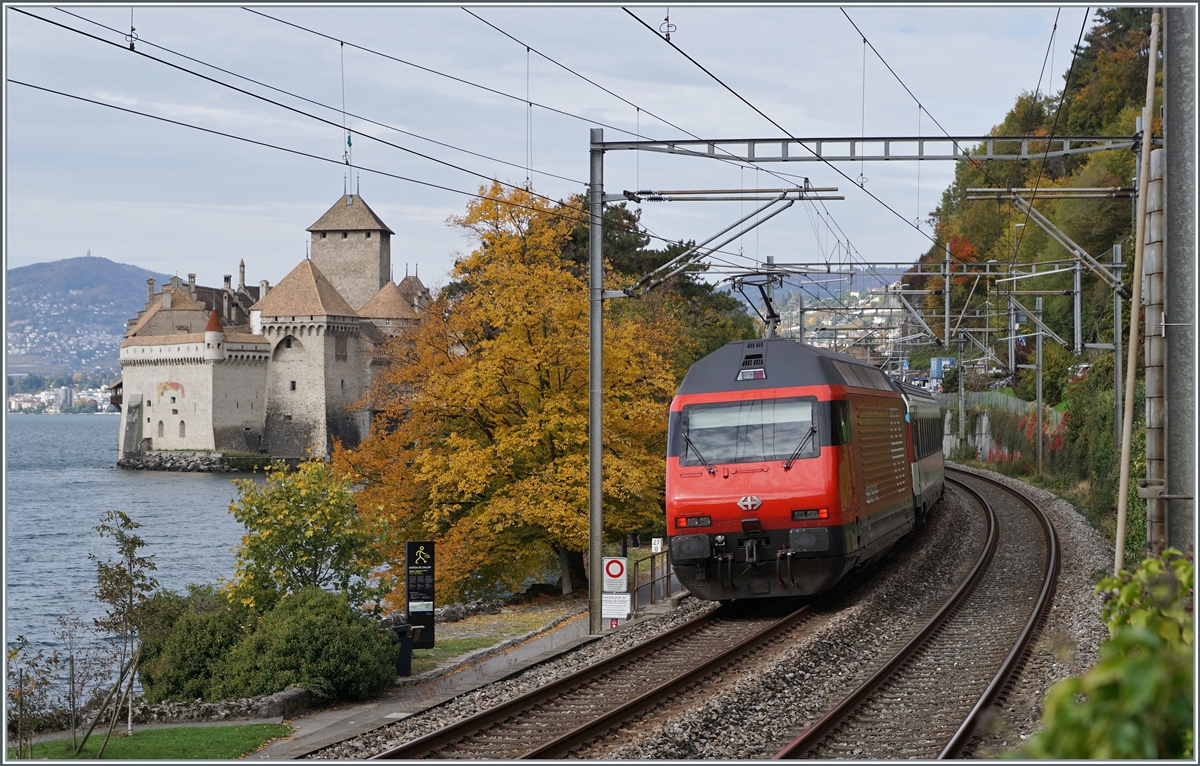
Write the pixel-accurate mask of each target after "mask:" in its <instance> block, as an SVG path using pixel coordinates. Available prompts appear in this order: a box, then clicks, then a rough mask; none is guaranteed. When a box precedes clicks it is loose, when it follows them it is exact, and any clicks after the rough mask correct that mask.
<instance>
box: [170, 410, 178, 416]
mask: <svg viewBox="0 0 1200 766" xmlns="http://www.w3.org/2000/svg"><path fill="white" fill-rule="evenodd" d="M171 414H172V415H178V414H179V410H171Z"/></svg>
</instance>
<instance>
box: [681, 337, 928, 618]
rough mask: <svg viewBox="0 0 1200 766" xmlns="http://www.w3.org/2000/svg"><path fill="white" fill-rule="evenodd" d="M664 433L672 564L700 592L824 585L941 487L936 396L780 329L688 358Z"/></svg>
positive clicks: (863, 558) (893, 536)
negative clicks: (695, 358)
mask: <svg viewBox="0 0 1200 766" xmlns="http://www.w3.org/2000/svg"><path fill="white" fill-rule="evenodd" d="M668 433H669V435H668V444H667V485H666V487H667V497H666V504H667V535H668V538H669V540H670V551H671V561H672V563H673V565H674V568H675V572H676V576H677V577H678V578H679V581H680V582H681V583H682V584H683V585H684V586H685V587H686V588H687V589H688V590H689V591H691V593H692V594H694V595H695V596H697V597H699V598H705V599H711V600H720V601H728V600H733V599H744V598H755V597H777V596H806V595H812V594H816V593H821V592H823V591H826V590H829V589H830V588H832V587H833V586H834V584H836V583H837V582H838V580H840V579H841V578H842V577H843V576H844V575H845V574H846V573H847V572H848V571H850V570H851V569H853V568H855V567H858V566H862V565H864V564H867V563H869V562H871V561H873V560H876V559H878V558H879V557H881V556H882V555H883V554H884V553H886V552H887V550H888V549H889V548H891V547H892V546H893V545H894V544H895V543H896V541H898V540H899V539H900V538H901V537H903V536H904V535H906V534H908V533H909V532H911V531H913V530H914V529H916V528H918V527H919V526H920V525H921V524H922V523H923V522H924V520H925V517H926V515H927V514H928V512H929V509H930V508H931V507H932V506H933V505H934V503H936V502H937V501H938V500H939V499H940V498H941V496H942V491H943V487H944V469H943V462H942V447H941V441H942V436H941V435H942V425H941V418H940V412H939V409H938V406H937V403H936V402H935V401H934V399H933V397H932V396H930V395H929V394H928V393H926V392H924V391H922V390H921V389H918V388H915V387H912V386H905V385H901V384H898V383H895V382H893V381H892V380H890V379H889V378H888V377H887V376H886V375H884V374H883V373H882V372H880V371H879V370H878V369H876V368H875V367H872V366H871V365H868V364H865V363H863V362H862V361H860V360H858V359H855V358H853V357H850V356H846V355H844V354H838V353H834V352H830V351H826V350H823V349H819V348H816V347H813V346H808V345H804V344H801V343H797V342H795V341H793V340H789V339H784V338H774V339H764V340H753V341H737V342H734V343H730V344H728V345H726V346H725V347H723V348H721V349H719V350H717V351H715V352H714V353H712V354H709V355H708V356H706V357H704V358H703V359H701V360H700V361H699V362H697V363H696V364H695V365H693V366H692V368H691V369H690V370H689V371H688V374H687V376H686V377H685V378H684V379H683V384H682V385H681V386H680V388H679V393H678V394H677V395H676V396H675V399H674V401H673V402H672V403H671V420H670V426H669V432H668Z"/></svg>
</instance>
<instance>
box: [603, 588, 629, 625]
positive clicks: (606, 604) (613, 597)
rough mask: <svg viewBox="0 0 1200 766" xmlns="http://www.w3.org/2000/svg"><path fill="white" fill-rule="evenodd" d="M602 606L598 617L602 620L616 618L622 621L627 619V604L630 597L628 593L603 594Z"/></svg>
mask: <svg viewBox="0 0 1200 766" xmlns="http://www.w3.org/2000/svg"><path fill="white" fill-rule="evenodd" d="M602 595H603V606H602V607H601V610H600V616H601V617H602V618H604V619H606V620H607V619H610V618H616V619H620V620H624V619H626V618H627V617H629V603H630V600H631V597H630V595H629V594H628V593H604V594H602Z"/></svg>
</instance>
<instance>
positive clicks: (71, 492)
mask: <svg viewBox="0 0 1200 766" xmlns="http://www.w3.org/2000/svg"><path fill="white" fill-rule="evenodd" d="M119 425H120V416H119V415H115V414H114V415H6V416H5V429H4V431H5V433H4V440H5V446H6V458H7V459H6V465H5V472H4V575H5V585H4V628H5V631H4V632H5V639H6V643H11V642H12V641H13V640H15V639H16V637H17V636H18V635H24V636H26V637H27V638H28V639H29V640H30V642H32V643H34V644H36V645H41V646H47V647H55V643H54V640H53V635H52V630H53V628H54V627H55V619H56V618H57V617H58V616H59V615H62V614H65V613H66V612H67V610H68V609H70V608H72V607H74V609H75V611H76V613H77V614H78V615H79V616H81V617H83V618H85V619H87V621H88V622H89V624H90V621H91V620H90V618H92V617H99V616H101V615H102V614H103V609H102V605H101V604H100V603H99V602H98V601H96V599H95V598H94V596H93V595H92V590H93V588H95V586H96V562H94V561H91V560H89V559H88V554H89V553H90V554H95V555H96V556H98V557H99V558H100V559H101V560H105V559H109V558H115V556H116V547H115V545H114V544H113V541H112V539H111V538H103V539H102V538H101V537H100V536H99V535H98V534H97V533H96V531H95V530H94V529H93V527H95V526H96V525H98V524H99V523H100V521H101V515H102V514H103V513H104V512H105V511H108V510H119V511H125V512H126V513H127V514H129V515H130V517H132V518H133V520H134V521H137V522H139V523H140V524H142V527H141V529H138V530H137V534H138V535H140V536H141V537H142V539H143V540H145V541H146V546H145V547H144V548H142V549H141V554H142V555H143V556H147V555H153V556H154V563H155V564H156V565H157V566H158V571H157V572H154V573H152V574H153V575H154V576H155V577H156V578H157V579H158V581H159V584H160V585H161V586H162V587H164V588H170V589H172V590H177V591H182V590H183V589H184V586H186V585H187V584H189V583H213V582H216V581H217V580H218V579H221V578H224V579H228V578H230V577H231V576H232V575H233V552H232V550H231V549H232V548H233V547H234V546H236V545H237V543H238V541H239V540H241V536H242V532H243V529H242V526H241V524H239V523H238V522H237V521H236V520H235V519H234V518H233V516H232V515H231V514H230V513H229V504H230V501H232V500H233V499H234V497H235V496H236V492H235V489H234V487H233V484H232V483H231V479H232V478H234V477H248V476H251V474H238V473H167V472H158V471H131V470H125V469H120V468H117V467H116V464H117V430H118V426H119ZM259 476H261V474H259Z"/></svg>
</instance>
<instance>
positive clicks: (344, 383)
mask: <svg viewBox="0 0 1200 766" xmlns="http://www.w3.org/2000/svg"><path fill="white" fill-rule="evenodd" d="M342 390H343V391H345V390H346V381H344V380H343V381H342Z"/></svg>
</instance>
